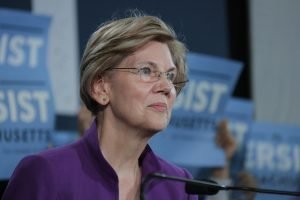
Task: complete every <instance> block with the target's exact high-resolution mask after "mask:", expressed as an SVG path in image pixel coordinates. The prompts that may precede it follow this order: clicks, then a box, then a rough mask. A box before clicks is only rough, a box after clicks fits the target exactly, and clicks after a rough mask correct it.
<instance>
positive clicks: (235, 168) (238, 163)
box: [225, 98, 254, 177]
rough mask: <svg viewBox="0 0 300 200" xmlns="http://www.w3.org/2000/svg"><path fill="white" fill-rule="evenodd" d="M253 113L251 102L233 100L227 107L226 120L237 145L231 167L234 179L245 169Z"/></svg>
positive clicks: (238, 99)
mask: <svg viewBox="0 0 300 200" xmlns="http://www.w3.org/2000/svg"><path fill="white" fill-rule="evenodd" d="M253 112H254V109H253V102H252V101H251V100H246V99H240V98H231V99H230V100H229V101H228V103H227V105H226V109H225V119H227V120H228V125H229V130H230V132H231V134H232V135H233V137H234V138H235V141H236V143H237V148H236V151H235V153H234V155H233V158H232V160H231V165H230V166H231V173H232V176H233V177H236V174H237V173H238V172H239V171H241V170H242V169H243V168H244V161H245V149H246V145H245V141H246V140H247V138H248V137H249V132H250V128H251V124H252V121H253Z"/></svg>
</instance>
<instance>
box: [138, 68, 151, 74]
mask: <svg viewBox="0 0 300 200" xmlns="http://www.w3.org/2000/svg"><path fill="white" fill-rule="evenodd" d="M151 72H152V70H151V68H150V67H142V68H140V69H139V73H141V74H143V75H150V74H151Z"/></svg>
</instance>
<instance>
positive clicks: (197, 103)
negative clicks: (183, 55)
mask: <svg viewBox="0 0 300 200" xmlns="http://www.w3.org/2000/svg"><path fill="white" fill-rule="evenodd" d="M187 62H188V66H189V83H188V84H187V85H186V86H185V88H184V89H183V91H182V92H181V94H180V95H179V96H178V97H177V100H176V102H175V104H174V110H173V114H172V118H171V121H170V124H169V127H168V128H167V129H166V130H165V131H163V132H162V133H158V134H157V135H156V136H155V137H154V138H153V139H152V141H151V142H150V144H151V146H152V147H153V149H154V150H155V152H156V153H157V154H158V155H160V156H161V157H163V158H165V159H167V160H169V161H171V162H174V163H176V164H179V165H184V166H191V167H205V166H219V165H222V164H223V163H224V154H223V152H222V151H221V150H220V149H218V148H217V147H216V145H215V142H214V137H215V128H216V123H217V120H218V118H219V117H220V116H222V115H223V113H224V110H225V106H226V103H227V100H228V98H229V97H230V95H231V93H232V90H233V88H234V86H235V83H236V80H237V78H238V76H239V74H240V71H241V69H242V64H241V63H239V62H235V61H232V60H226V59H222V58H217V57H213V56H207V55H201V54H196V53H190V54H189V55H188V57H187Z"/></svg>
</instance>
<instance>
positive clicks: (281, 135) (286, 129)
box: [245, 122, 300, 200]
mask: <svg viewBox="0 0 300 200" xmlns="http://www.w3.org/2000/svg"><path fill="white" fill-rule="evenodd" d="M246 152H247V154H246V163H245V166H246V169H247V170H248V171H249V172H250V173H251V174H252V175H253V176H254V177H255V178H256V180H257V182H258V186H257V187H260V188H267V189H275V190H288V191H299V189H300V127H296V126H290V125H283V124H274V123H264V122H255V123H253V125H252V128H251V133H250V137H249V140H248V141H247V149H246ZM256 199H257V200H279V199H280V200H292V199H293V200H294V199H299V197H298V198H296V197H292V196H281V195H269V194H257V198H256Z"/></svg>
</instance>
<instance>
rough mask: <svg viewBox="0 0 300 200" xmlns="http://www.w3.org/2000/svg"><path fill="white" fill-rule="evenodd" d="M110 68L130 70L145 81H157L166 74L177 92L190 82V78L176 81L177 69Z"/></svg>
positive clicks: (145, 67) (148, 67)
mask: <svg viewBox="0 0 300 200" xmlns="http://www.w3.org/2000/svg"><path fill="white" fill-rule="evenodd" d="M109 70H121V71H123V72H129V73H133V74H136V75H139V77H140V80H142V81H143V82H155V81H158V80H160V78H161V77H162V76H163V75H164V76H165V77H166V79H167V80H168V81H169V82H170V83H171V84H172V85H173V86H174V87H175V88H176V90H177V92H179V91H180V90H181V88H183V87H184V85H185V84H186V83H187V82H188V80H185V81H181V82H175V79H176V71H175V70H171V71H166V72H160V71H157V70H154V69H153V67H150V66H144V67H128V68H125V67H115V68H110V69H109Z"/></svg>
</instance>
